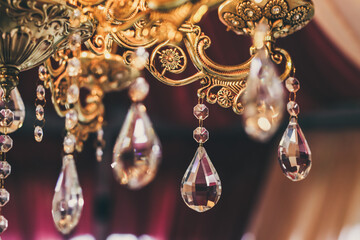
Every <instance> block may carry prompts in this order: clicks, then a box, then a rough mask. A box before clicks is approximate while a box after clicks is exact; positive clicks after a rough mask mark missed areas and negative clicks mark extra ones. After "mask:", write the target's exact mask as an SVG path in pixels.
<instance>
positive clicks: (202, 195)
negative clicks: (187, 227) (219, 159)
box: [181, 147, 221, 212]
mask: <svg viewBox="0 0 360 240" xmlns="http://www.w3.org/2000/svg"><path fill="white" fill-rule="evenodd" d="M181 196H182V198H183V200H184V202H185V203H186V205H188V206H189V207H190V208H191V209H193V210H195V211H198V212H205V211H207V210H209V209H211V208H212V207H214V206H215V204H216V203H217V202H218V201H219V199H220V196H221V181H220V178H219V175H218V174H217V172H216V169H215V168H214V166H213V164H212V162H211V161H210V158H209V156H208V155H207V153H206V150H205V148H204V147H199V148H198V149H197V151H196V153H195V156H194V158H193V160H192V162H191V163H190V166H189V167H188V169H187V170H186V172H185V175H184V177H183V179H182V181H181Z"/></svg>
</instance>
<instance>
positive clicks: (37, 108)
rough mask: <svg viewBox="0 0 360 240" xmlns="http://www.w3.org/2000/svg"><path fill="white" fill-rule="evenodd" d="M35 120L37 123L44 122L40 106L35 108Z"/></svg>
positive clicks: (42, 110) (42, 109)
mask: <svg viewBox="0 0 360 240" xmlns="http://www.w3.org/2000/svg"><path fill="white" fill-rule="evenodd" d="M35 112H36V119H37V120H39V121H42V120H44V108H43V106H41V105H37V106H36V111H35Z"/></svg>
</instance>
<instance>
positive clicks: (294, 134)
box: [278, 117, 311, 181]
mask: <svg viewBox="0 0 360 240" xmlns="http://www.w3.org/2000/svg"><path fill="white" fill-rule="evenodd" d="M278 160H279V163H280V167H281V169H282V170H283V172H284V174H285V176H286V177H287V178H289V179H290V180H292V181H300V180H302V179H304V178H306V176H307V175H308V173H309V171H310V169H311V151H310V148H309V145H308V143H307V141H306V139H305V136H304V134H303V132H302V130H301V128H300V126H299V124H298V122H297V119H296V117H292V118H291V119H290V122H289V125H288V127H287V128H286V130H285V132H284V135H283V137H282V139H281V141H280V144H279V149H278Z"/></svg>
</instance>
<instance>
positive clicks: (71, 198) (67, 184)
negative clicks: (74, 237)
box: [52, 11, 84, 234]
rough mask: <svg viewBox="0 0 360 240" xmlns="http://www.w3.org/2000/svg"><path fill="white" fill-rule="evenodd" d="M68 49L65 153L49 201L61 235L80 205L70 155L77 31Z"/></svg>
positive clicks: (69, 228) (77, 216)
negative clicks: (51, 199)
mask: <svg viewBox="0 0 360 240" xmlns="http://www.w3.org/2000/svg"><path fill="white" fill-rule="evenodd" d="M75 12H76V11H74V13H73V15H72V16H71V17H70V20H71V23H72V24H80V18H81V13H80V14H77V13H75ZM69 48H70V50H71V51H72V57H71V58H69V59H68V61H67V66H66V74H67V78H66V80H67V81H68V86H69V87H68V89H67V95H66V102H67V106H68V111H67V112H66V114H65V129H66V131H67V134H66V136H65V137H64V142H63V147H64V153H65V155H64V157H63V163H62V170H61V172H60V175H59V178H58V181H57V184H56V187H55V194H54V197H53V202H52V216H53V220H54V223H55V226H56V228H57V229H58V230H59V231H60V232H61V233H62V234H69V233H70V232H71V231H72V230H73V229H74V228H75V227H76V226H77V224H78V222H79V220H80V217H81V213H82V209H83V205H84V198H83V195H82V188H81V186H80V183H79V179H78V174H77V170H76V165H75V158H74V153H75V151H76V149H78V148H77V147H78V146H77V137H76V135H75V134H76V126H77V124H78V121H79V119H78V112H77V111H76V110H75V108H74V106H75V104H76V103H77V102H78V101H79V95H80V89H79V86H78V78H79V75H80V74H81V62H80V60H79V58H78V56H80V52H81V37H80V35H79V34H78V33H74V34H72V35H71V36H70V39H69Z"/></svg>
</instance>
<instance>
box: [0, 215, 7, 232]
mask: <svg viewBox="0 0 360 240" xmlns="http://www.w3.org/2000/svg"><path fill="white" fill-rule="evenodd" d="M7 228H8V220H7V219H6V218H5V217H4V216H2V215H1V216H0V234H1V233H3V232H5V230H6V229H7Z"/></svg>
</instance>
